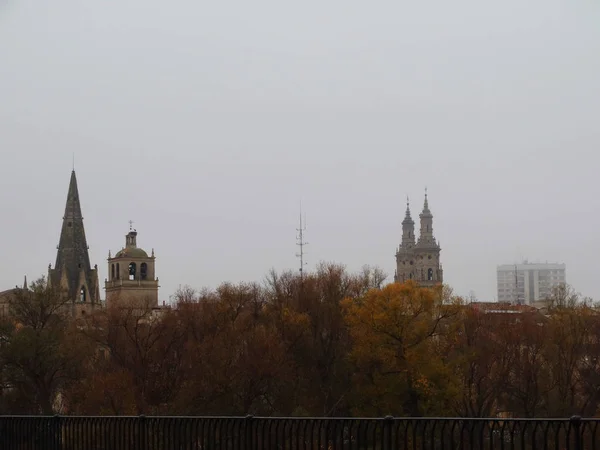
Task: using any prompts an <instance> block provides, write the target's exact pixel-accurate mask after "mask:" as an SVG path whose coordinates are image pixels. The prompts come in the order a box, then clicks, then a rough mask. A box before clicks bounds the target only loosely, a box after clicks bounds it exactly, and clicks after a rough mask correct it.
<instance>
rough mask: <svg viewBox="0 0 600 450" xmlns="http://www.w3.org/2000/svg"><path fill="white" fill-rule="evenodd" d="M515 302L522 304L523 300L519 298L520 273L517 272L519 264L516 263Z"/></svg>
mask: <svg viewBox="0 0 600 450" xmlns="http://www.w3.org/2000/svg"><path fill="white" fill-rule="evenodd" d="M515 304H516V305H520V304H521V300H520V298H519V275H518V272H517V265H516V264H515Z"/></svg>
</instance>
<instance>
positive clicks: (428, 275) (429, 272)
mask: <svg viewBox="0 0 600 450" xmlns="http://www.w3.org/2000/svg"><path fill="white" fill-rule="evenodd" d="M427 281H433V269H428V270H427Z"/></svg>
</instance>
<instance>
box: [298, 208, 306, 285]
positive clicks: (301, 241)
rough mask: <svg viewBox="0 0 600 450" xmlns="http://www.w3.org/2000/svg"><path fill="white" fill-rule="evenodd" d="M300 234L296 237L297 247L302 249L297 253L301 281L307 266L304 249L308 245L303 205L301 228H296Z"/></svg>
mask: <svg viewBox="0 0 600 450" xmlns="http://www.w3.org/2000/svg"><path fill="white" fill-rule="evenodd" d="M296 231H297V232H298V234H297V235H296V245H297V246H298V247H300V251H299V252H298V253H296V257H297V258H300V279H301V280H302V279H304V266H305V265H306V264H307V263H306V261H304V247H306V246H307V245H308V242H306V241H305V240H304V232H305V231H306V216H305V217H304V222H303V221H302V203H301V204H300V227H299V228H296Z"/></svg>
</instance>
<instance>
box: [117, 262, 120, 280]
mask: <svg viewBox="0 0 600 450" xmlns="http://www.w3.org/2000/svg"><path fill="white" fill-rule="evenodd" d="M120 278H121V268H120V267H119V263H117V280H118V279H120Z"/></svg>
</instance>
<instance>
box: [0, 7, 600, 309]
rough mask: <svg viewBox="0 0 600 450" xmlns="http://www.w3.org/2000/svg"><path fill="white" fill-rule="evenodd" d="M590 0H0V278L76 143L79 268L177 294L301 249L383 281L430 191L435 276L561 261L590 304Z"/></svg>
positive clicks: (39, 227)
mask: <svg viewBox="0 0 600 450" xmlns="http://www.w3.org/2000/svg"><path fill="white" fill-rule="evenodd" d="M599 8H600V6H599V3H598V2H596V1H591V0H587V1H585V0H582V1H577V0H570V1H557V0H529V1H522V0H504V1H501V2H494V3H493V4H492V2H482V1H480V0H479V1H466V0H453V1H437V2H408V1H405V2H402V1H389V2H387V1H386V2H384V1H380V2H365V1H349V0H345V1H319V2H317V1H303V2H282V1H252V2H250V1H247V2H203V1H198V0H189V1H188V0H179V1H177V0H175V1H172V2H165V1H157V0H102V1H87V2H82V1H75V0H55V1H51V2H45V1H40V0H0V149H1V164H0V180H1V183H2V193H1V194H0V209H1V210H2V222H1V223H2V228H1V230H2V232H1V233H0V254H1V255H2V258H1V260H0V261H1V262H0V268H1V270H0V290H2V289H8V288H11V287H13V286H14V285H15V284H20V283H21V282H22V277H23V274H25V273H26V274H27V275H28V276H29V278H34V277H37V276H39V275H42V274H45V273H46V269H47V265H48V263H52V264H54V260H55V258H56V245H57V244H58V239H59V233H60V227H61V221H62V214H63V210H64V204H65V200H66V195H67V187H68V183H69V176H70V170H71V158H72V154H73V153H75V160H76V171H77V177H78V181H79V191H80V196H81V201H82V207H83V214H84V218H85V226H86V233H87V238H88V243H89V245H90V256H91V260H92V264H94V263H97V264H98V265H99V267H100V269H101V273H100V277H101V280H102V281H103V280H104V278H105V277H106V275H107V271H106V257H107V254H108V250H109V249H111V250H112V251H113V252H114V251H116V250H118V249H120V248H121V247H122V246H123V245H124V240H125V238H124V235H125V234H126V232H127V230H128V223H127V222H128V220H130V219H131V220H134V221H135V225H134V226H135V227H136V228H137V230H138V232H139V236H138V244H139V245H140V246H142V247H144V248H146V249H148V250H150V249H151V248H152V247H154V248H155V250H156V256H157V275H158V277H159V278H160V281H161V285H162V288H161V294H160V298H161V300H167V299H168V297H169V295H170V294H172V293H173V291H174V290H175V289H176V288H177V286H178V285H183V284H190V285H192V286H195V287H202V286H215V285H217V284H218V283H219V282H221V281H226V280H229V281H234V282H238V281H253V280H261V279H262V278H263V276H264V275H265V274H266V273H267V271H268V270H269V269H270V268H276V269H278V270H284V269H289V268H292V269H296V268H297V267H298V262H297V260H296V258H295V253H296V251H297V249H296V247H295V234H296V231H295V229H296V228H297V221H298V208H299V203H300V201H301V200H302V203H303V205H304V208H305V211H306V216H307V221H308V223H307V226H308V227H307V240H308V241H309V242H310V245H309V246H308V248H307V252H308V253H307V261H308V263H309V267H310V268H312V267H314V265H315V264H316V263H317V262H318V261H320V260H326V261H336V262H340V263H344V264H346V265H347V266H348V268H349V269H350V270H356V269H359V268H360V267H361V266H362V265H363V264H371V265H379V266H381V267H382V268H383V269H385V270H386V271H387V272H388V274H390V277H392V276H393V271H394V266H395V263H394V252H395V248H396V246H397V245H398V244H399V242H400V238H401V221H402V218H403V215H404V209H405V197H406V195H410V197H411V198H412V199H413V201H412V203H413V217H415V218H416V215H417V214H418V212H419V211H420V209H421V207H422V202H423V190H424V188H425V186H427V187H428V188H429V199H430V206H431V210H432V212H433V214H434V232H435V235H436V237H437V238H438V239H439V240H440V242H441V245H442V262H443V265H444V271H445V272H444V276H445V281H446V282H447V283H448V284H449V285H451V286H453V287H454V289H455V291H456V292H457V293H459V294H464V295H466V294H468V293H469V291H471V290H472V291H474V292H475V294H476V295H477V296H478V297H479V298H480V299H482V300H493V299H494V298H495V295H496V292H495V284H496V273H495V269H496V265H497V264H501V263H513V262H518V261H519V260H521V259H523V258H529V260H539V261H546V260H548V261H556V262H564V263H566V264H567V281H568V282H569V283H571V284H573V285H574V287H575V288H576V289H578V290H579V291H581V292H582V293H583V294H585V295H590V296H594V297H595V298H597V299H600V285H599V282H598V269H599V262H598V250H599V248H598V247H599V246H598V244H599V241H598V231H597V230H598V229H599V227H600V199H599V197H598V195H597V193H598V176H597V173H598V163H599V162H600V156H598V149H599V148H600V126H599V124H598V120H599V119H598V117H599V114H598V109H599V106H600V11H599Z"/></svg>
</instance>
